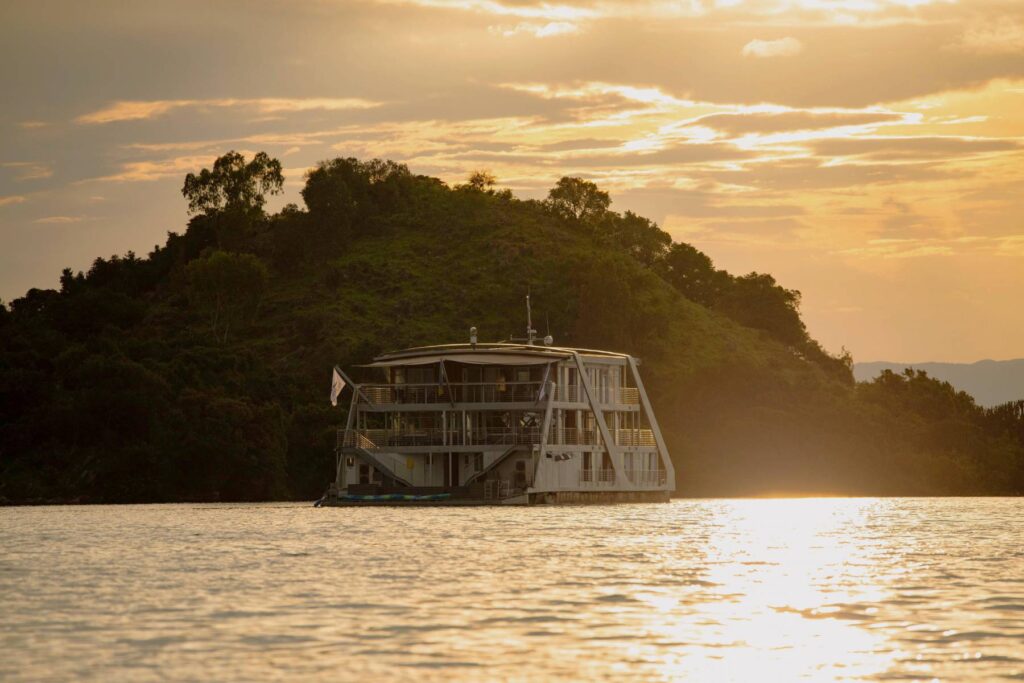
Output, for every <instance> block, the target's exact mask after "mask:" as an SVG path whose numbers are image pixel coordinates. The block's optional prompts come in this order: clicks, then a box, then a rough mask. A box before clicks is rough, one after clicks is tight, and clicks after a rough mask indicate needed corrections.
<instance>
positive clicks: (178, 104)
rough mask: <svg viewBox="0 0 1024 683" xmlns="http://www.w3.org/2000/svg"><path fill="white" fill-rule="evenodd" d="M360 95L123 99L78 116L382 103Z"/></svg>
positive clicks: (130, 117)
mask: <svg viewBox="0 0 1024 683" xmlns="http://www.w3.org/2000/svg"><path fill="white" fill-rule="evenodd" d="M380 104H381V103H380V102H371V101H370V100H364V99H360V98H340V99H339V98H326V97H314V98H297V99H295V98H293V99H289V98H281V97H264V98H257V99H230V98H229V99H209V100H149V101H144V100H121V101H118V102H114V103H113V104H111V105H109V106H107V107H104V108H103V109H100V110H98V111H94V112H90V113H88V114H83V115H81V116H79V117H78V118H76V119H75V122H76V123H80V124H94V125H95V124H105V123H115V122H120V121H137V120H142V119H153V118H157V117H160V116H163V115H165V114H167V113H168V112H170V111H172V110H175V109H186V108H188V109H195V108H226V107H247V108H252V109H255V110H256V111H257V112H259V113H263V114H275V113H293V112H300V111H310V110H314V109H322V110H326V111H339V110H345V109H370V108H372V107H377V106H380Z"/></svg>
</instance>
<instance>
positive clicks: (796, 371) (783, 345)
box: [0, 153, 1024, 502]
mask: <svg viewBox="0 0 1024 683" xmlns="http://www.w3.org/2000/svg"><path fill="white" fill-rule="evenodd" d="M281 182H282V178H281V172H280V165H279V164H278V163H277V162H276V161H275V160H273V159H269V158H268V157H266V156H265V155H262V154H260V155H257V156H256V157H255V158H254V159H252V160H245V159H243V158H242V157H241V156H239V155H236V154H233V153H231V154H228V155H225V156H224V157H221V158H220V159H218V161H217V164H216V165H215V166H214V167H213V168H212V169H208V170H204V171H202V172H201V173H198V174H195V175H193V174H190V175H189V177H188V178H187V179H186V182H185V186H184V190H183V192H184V195H185V197H186V199H187V200H188V203H189V208H190V211H191V212H192V213H193V217H192V218H191V220H190V221H189V223H188V226H187V228H186V229H185V230H184V231H183V232H182V233H181V234H174V233H172V234H170V235H169V236H168V239H167V242H166V244H164V245H162V246H159V247H158V248H156V249H155V250H154V251H153V252H152V253H151V254H150V255H149V256H148V257H147V258H138V257H136V256H134V255H132V254H128V255H127V256H124V257H112V258H110V259H97V260H96V262H95V263H94V264H93V266H92V268H91V269H90V270H89V271H88V272H87V273H77V274H76V273H72V272H71V271H70V270H66V271H65V272H64V274H63V276H62V278H61V289H60V291H53V290H45V291H44V290H31V291H30V292H28V293H27V294H26V296H25V297H23V298H20V299H17V300H15V301H14V302H12V303H11V304H10V307H9V308H8V307H0V496H2V497H3V499H6V500H8V501H14V502H17V501H42V500H63V501H67V500H80V501H86V502H100V501H106V502H114V501H177V500H268V499H285V498H312V497H315V496H317V495H318V494H319V493H320V492H321V490H322V489H323V487H324V486H325V484H326V483H327V480H328V478H329V477H330V473H331V471H332V463H333V455H332V447H333V429H334V427H335V426H336V425H338V424H339V423H342V422H343V420H344V413H343V408H341V407H339V408H332V407H331V406H330V405H329V404H328V402H327V400H326V390H327V384H328V380H329V376H330V368H331V366H332V365H334V364H339V365H341V366H346V367H347V366H351V365H354V364H356V363H360V362H365V361H367V360H369V359H370V358H371V357H372V356H373V355H375V354H377V353H379V352H382V351H385V350H390V349H396V348H401V347H406V346H411V345H417V344H433V343H444V342H452V341H462V340H464V339H465V338H466V337H467V331H468V328H469V327H470V326H471V325H474V326H476V327H477V328H478V329H479V330H480V335H481V339H482V340H486V341H499V340H502V339H504V338H507V337H508V336H509V335H511V334H513V333H519V332H520V331H521V328H522V327H523V324H524V320H523V295H524V294H525V293H526V291H527V290H529V291H530V292H531V293H532V298H533V301H534V303H535V307H534V311H535V321H536V322H539V325H540V326H541V330H542V332H547V331H548V330H550V332H551V334H552V335H553V336H554V337H555V339H556V342H557V343H558V344H559V345H566V346H582V347H591V348H606V349H611V350H618V351H625V352H629V353H632V354H634V355H637V356H638V357H640V358H641V359H642V362H643V366H642V372H643V375H644V379H645V382H646V384H647V386H648V391H649V392H650V393H651V395H652V398H653V401H654V403H655V409H656V412H657V415H658V418H659V421H660V423H661V425H662V429H663V431H664V432H665V436H666V439H667V440H668V444H669V448H670V451H671V453H672V456H673V459H674V460H675V462H676V469H677V472H678V477H679V482H678V483H679V491H680V493H683V494H690V495H733V494H759V493H857V494H951V493H957V494H970V493H1019V492H1021V491H1022V490H1024V429H1022V428H1021V425H1022V423H1024V421H1022V416H1021V410H1020V406H1004V407H1002V408H1000V409H996V410H991V411H985V410H983V409H981V408H979V407H978V406H976V405H975V404H974V402H973V401H972V400H971V399H970V397H968V396H967V395H965V394H962V393H957V392H956V391H954V390H953V389H952V387H950V386H949V385H948V384H943V383H939V382H936V381H934V380H932V379H930V378H928V377H927V376H925V375H923V374H920V373H918V374H907V375H895V374H892V373H887V374H884V375H883V376H881V377H880V378H879V379H877V380H876V381H874V382H872V383H869V384H860V385H858V384H855V383H854V382H853V378H852V375H851V373H850V358H849V357H848V356H847V357H839V358H836V357H832V356H830V355H829V354H827V353H825V352H824V351H823V350H822V349H821V348H820V347H819V346H818V344H817V343H815V342H814V341H813V340H812V339H810V338H809V337H808V335H807V332H806V330H805V328H804V326H803V323H802V322H801V321H800V318H799V312H798V306H799V294H798V293H797V292H794V291H791V290H786V289H784V288H782V287H780V286H778V285H777V284H776V283H775V281H774V280H773V279H772V278H771V277H770V276H767V275H763V274H756V273H751V274H749V275H745V276H742V277H734V276H732V275H729V274H727V273H725V272H723V271H719V270H716V269H715V268H714V266H713V264H712V262H711V260H710V259H709V258H708V257H707V256H706V255H704V254H702V253H701V252H699V251H697V250H696V249H694V248H693V247H691V246H689V245H685V244H672V242H671V240H670V238H669V237H668V235H667V234H665V233H664V232H662V231H661V230H659V229H658V227H657V226H656V225H655V224H653V223H652V222H650V221H648V220H647V219H644V218H642V217H640V216H636V215H634V214H631V213H629V212H626V213H625V214H618V213H615V212H613V211H611V210H610V208H609V205H610V198H609V197H608V196H607V194H605V193H603V192H601V191H600V190H599V189H598V188H597V187H596V186H594V185H593V184H591V183H588V182H586V181H583V180H580V179H573V178H563V179H562V180H561V181H560V182H559V184H558V185H557V186H556V187H555V188H553V189H552V191H551V194H550V196H549V198H548V200H547V201H545V202H538V201H521V200H518V199H516V198H515V197H513V196H512V195H511V194H510V193H509V192H507V191H495V189H494V187H493V179H492V178H490V177H489V176H487V175H486V174H483V173H481V174H476V175H474V176H473V177H472V178H471V179H470V181H469V182H467V183H466V184H465V185H460V186H457V187H454V188H450V187H448V186H446V185H444V184H443V183H441V182H440V181H438V180H436V179H433V178H428V177H423V176H415V175H412V174H410V173H409V172H408V170H407V169H406V168H405V167H404V166H401V165H399V164H394V163H391V162H380V161H372V162H365V163H364V162H359V161H357V160H354V159H336V160H333V161H330V162H324V163H323V164H321V165H320V166H319V167H318V168H317V169H314V170H313V171H311V172H310V174H309V175H308V177H307V180H306V185H305V188H304V190H303V200H304V203H305V204H306V208H305V209H300V208H298V207H296V206H293V205H289V206H288V207H286V208H285V209H284V210H282V211H281V212H280V213H278V214H274V215H266V214H265V213H264V210H263V206H264V198H265V196H266V195H267V194H269V193H273V192H276V191H278V190H279V189H280V187H281Z"/></svg>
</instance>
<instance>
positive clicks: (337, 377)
mask: <svg viewBox="0 0 1024 683" xmlns="http://www.w3.org/2000/svg"><path fill="white" fill-rule="evenodd" d="M344 388H345V380H343V379H342V378H341V374H340V373H339V372H338V369H337V368H335V369H334V376H333V377H331V405H332V406H336V405H338V395H339V394H341V390H342V389H344Z"/></svg>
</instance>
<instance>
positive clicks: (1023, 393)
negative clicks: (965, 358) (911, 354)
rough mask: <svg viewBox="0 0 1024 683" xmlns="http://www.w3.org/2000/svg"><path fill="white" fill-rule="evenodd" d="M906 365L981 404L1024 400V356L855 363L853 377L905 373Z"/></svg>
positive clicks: (865, 377)
mask: <svg viewBox="0 0 1024 683" xmlns="http://www.w3.org/2000/svg"><path fill="white" fill-rule="evenodd" d="M906 368H914V369H915V370H924V371H925V372H927V373H928V375H929V376H930V377H934V378H935V379H939V380H942V381H944V382H949V383H950V384H952V385H953V386H954V387H956V388H957V389H959V390H960V391H966V392H967V393H968V394H970V395H971V396H973V397H974V400H975V401H977V402H978V405H981V406H985V407H992V406H997V405H1002V404H1003V403H1007V402H1008V401H1018V400H1021V399H1024V358H1016V359H1013V360H979V361H977V362H976V363H891V362H888V361H877V362H872V363H854V365H853V376H854V377H855V378H856V379H857V381H858V382H867V381H871V380H872V379H874V378H875V377H877V376H878V375H880V374H881V373H882V371H883V370H892V371H893V372H903V370H904V369H906Z"/></svg>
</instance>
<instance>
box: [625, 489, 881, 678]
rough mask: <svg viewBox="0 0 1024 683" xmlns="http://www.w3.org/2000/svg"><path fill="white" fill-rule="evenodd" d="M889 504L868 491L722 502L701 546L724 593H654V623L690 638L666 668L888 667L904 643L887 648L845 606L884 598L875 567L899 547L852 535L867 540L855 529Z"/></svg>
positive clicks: (742, 673) (737, 672)
mask: <svg viewBox="0 0 1024 683" xmlns="http://www.w3.org/2000/svg"><path fill="white" fill-rule="evenodd" d="M884 505H885V503H884V502H880V501H878V500H866V499H845V500H836V499H789V500H750V501H729V502H728V503H725V504H722V505H721V507H720V509H719V513H718V514H717V515H716V527H717V528H718V532H717V533H716V534H715V535H714V536H713V537H712V538H713V542H711V543H709V544H708V545H707V546H706V547H704V548H700V549H695V551H696V552H700V553H702V554H703V563H704V565H705V566H706V567H707V571H706V574H705V575H704V577H703V580H704V581H706V582H707V583H708V584H709V585H710V586H711V589H712V590H711V592H712V593H714V594H717V599H713V600H711V601H706V602H693V603H691V604H692V605H693V608H692V609H690V610H687V609H686V608H685V607H684V606H682V605H680V602H679V600H678V599H676V598H673V597H670V596H668V595H664V594H662V595H659V594H649V595H647V596H645V597H644V598H643V599H644V600H645V601H646V602H647V603H648V604H649V605H650V606H651V608H652V610H651V614H650V627H651V630H652V632H654V633H656V634H657V635H658V636H659V637H661V638H664V639H674V640H676V641H678V642H679V643H680V647H679V648H677V649H674V650H673V651H671V652H670V653H667V654H665V656H664V662H663V666H662V667H661V673H662V674H663V675H664V676H665V677H666V678H672V679H677V678H685V679H688V680H697V681H701V680H748V681H754V680H780V681H781V680H787V681H788V680H812V681H813V680H821V681H834V680H837V679H846V678H864V677H870V676H872V675H877V674H880V673H882V672H884V671H886V670H888V669H889V668H890V667H891V666H892V665H893V662H894V659H895V658H896V656H897V653H896V652H895V651H892V650H889V651H886V648H885V647H884V645H885V641H886V637H885V635H884V634H882V633H880V632H877V631H872V630H868V629H865V628H863V627H862V625H861V623H860V621H859V620H858V619H857V618H856V616H857V615H854V614H851V609H850V608H845V609H844V606H848V605H850V606H852V609H853V610H855V609H856V608H857V605H859V604H861V603H864V602H868V603H874V602H878V601H880V600H882V599H884V592H885V591H884V590H883V589H881V588H879V586H880V585H881V584H880V582H878V581H877V580H876V577H875V576H873V572H874V571H875V569H876V567H877V566H878V562H876V560H877V559H878V557H879V556H880V555H882V554H887V553H889V552H891V549H889V548H886V547H884V546H883V545H879V544H877V543H869V542H855V541H852V540H851V539H861V540H863V538H864V537H863V535H862V534H859V533H852V534H851V531H855V530H856V527H862V526H864V525H865V524H867V523H868V512H869V511H872V510H873V511H876V512H877V510H878V507H879V506H884ZM873 609H874V608H870V607H867V608H864V611H865V612H866V613H867V614H871V613H872V610H873ZM851 616H853V617H854V618H853V619H850V618H849V617H851ZM843 617H846V618H843Z"/></svg>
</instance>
